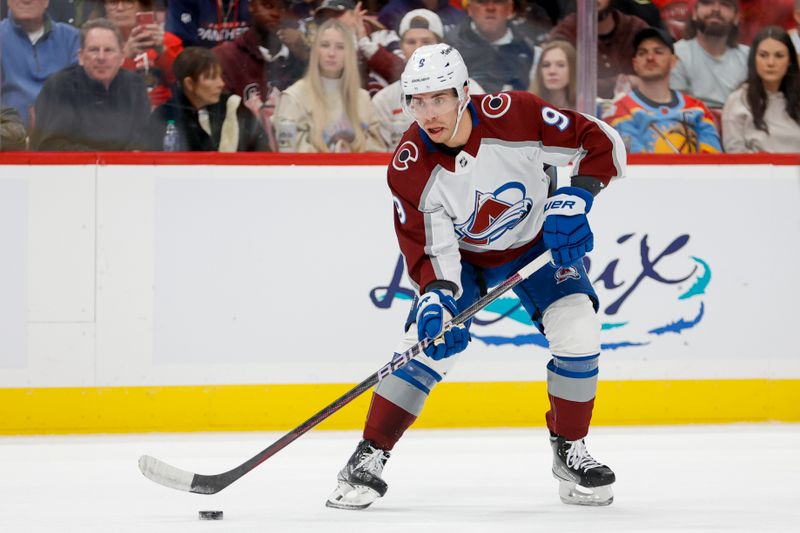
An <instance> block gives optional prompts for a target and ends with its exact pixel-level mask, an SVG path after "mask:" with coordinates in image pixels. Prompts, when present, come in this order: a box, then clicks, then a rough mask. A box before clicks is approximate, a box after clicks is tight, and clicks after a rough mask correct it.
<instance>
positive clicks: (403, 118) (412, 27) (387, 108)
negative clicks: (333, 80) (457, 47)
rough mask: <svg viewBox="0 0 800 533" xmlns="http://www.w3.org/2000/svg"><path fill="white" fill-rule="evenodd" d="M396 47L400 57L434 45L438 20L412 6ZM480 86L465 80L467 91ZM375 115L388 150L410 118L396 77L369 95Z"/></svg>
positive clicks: (475, 90) (440, 33)
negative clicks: (398, 47) (467, 85)
mask: <svg viewBox="0 0 800 533" xmlns="http://www.w3.org/2000/svg"><path fill="white" fill-rule="evenodd" d="M399 33H400V50H401V51H402V52H403V56H404V57H407V58H408V57H411V54H413V53H414V50H416V49H417V48H419V47H420V46H425V45H429V44H438V43H440V42H442V38H443V36H444V31H443V25H442V19H441V18H439V15H437V14H436V13H434V12H433V11H430V10H428V9H414V10H412V11H409V12H408V13H406V15H405V16H404V17H403V19H402V20H401V21H400V26H399ZM483 92H484V90H483V88H482V87H481V86H480V85H478V83H477V82H476V81H475V80H473V79H470V80H469V93H470V94H481V93H483ZM372 104H373V105H374V106H375V111H376V114H377V115H378V119H379V120H380V123H381V126H380V131H381V136H382V137H383V141H384V142H385V143H386V146H387V147H388V149H389V151H390V152H391V151H393V150H394V148H395V147H396V146H397V143H398V142H399V141H400V138H401V137H402V136H403V134H404V133H405V132H406V130H407V129H408V127H409V126H410V125H411V123H412V122H414V119H413V118H411V117H410V116H408V115H406V114H405V113H404V112H403V106H402V88H401V87H400V80H398V81H396V82H394V83H392V84H391V85H388V86H387V87H384V88H383V89H381V90H380V91H378V92H377V94H375V96H373V97H372Z"/></svg>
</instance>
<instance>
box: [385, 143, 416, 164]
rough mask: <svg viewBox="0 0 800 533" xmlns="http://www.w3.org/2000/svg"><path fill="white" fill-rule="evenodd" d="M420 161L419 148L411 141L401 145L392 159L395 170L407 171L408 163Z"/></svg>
mask: <svg viewBox="0 0 800 533" xmlns="http://www.w3.org/2000/svg"><path fill="white" fill-rule="evenodd" d="M417 159H419V148H417V145H416V144H414V143H413V142H411V141H406V142H404V143H403V144H401V145H400V147H399V148H398V149H397V152H395V154H394V158H393V159H392V167H394V169H395V170H400V171H403V170H407V169H408V162H409V161H411V162H414V161H416V160H417Z"/></svg>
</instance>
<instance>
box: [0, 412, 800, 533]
mask: <svg viewBox="0 0 800 533" xmlns="http://www.w3.org/2000/svg"><path fill="white" fill-rule="evenodd" d="M279 436H280V434H278V433H224V434H181V435H137V436H91V437H81V436H77V437H6V438H0V509H2V512H0V531H2V532H4V533H17V532H29V531H35V532H39V531H48V532H73V531H74V532H82V533H88V532H103V533H118V532H123V531H138V532H147V533H161V532H208V531H215V532H222V531H224V532H228V531H233V532H239V531H254V532H256V531H258V532H261V531H263V532H272V533H277V532H295V531H296V532H307V531H324V532H328V531H341V532H347V533H358V532H362V531H369V532H374V533H386V532H403V533H411V532H414V533H441V532H445V531H448V532H449V531H453V532H459V533H461V532H492V533H494V532H509V531H526V532H531V531H556V532H575V533H600V532H627V531H631V532H633V531H635V532H639V531H647V532H656V531H669V532H673V531H674V532H677V531H681V532H692V531H703V532H706V531H726V532H727V531H742V532H763V531H787V532H788V531H792V532H797V531H800V492H798V486H799V485H800V483H799V482H800V425H792V424H786V425H783V424H780V425H779V424H775V425H773V424H770V425H728V426H690V427H685V426H680V427H636V428H631V427H625V428H594V429H593V430H592V433H591V435H590V438H589V439H588V440H587V443H588V447H589V450H590V452H591V453H592V454H593V455H594V456H595V457H596V458H597V459H599V460H601V461H603V462H607V463H608V464H609V465H610V466H612V468H613V469H614V470H615V471H616V474H617V480H618V481H617V484H616V485H615V502H614V503H613V504H612V505H611V506H610V507H605V508H582V507H574V506H566V505H563V504H562V503H561V502H560V501H559V499H558V496H557V489H556V482H555V480H554V479H552V477H551V475H550V460H551V453H550V447H549V444H548V441H547V436H546V431H545V430H544V429H543V428H534V429H529V430H527V429H526V430H464V431H426V430H415V431H411V432H409V433H408V434H407V435H406V436H405V437H404V438H403V440H402V441H401V442H400V443H399V444H398V446H397V447H396V448H395V454H394V456H393V457H392V458H391V460H390V461H389V463H388V464H387V467H386V470H385V471H384V474H385V478H386V480H387V481H388V482H389V492H388V493H387V495H386V497H384V498H382V499H380V500H378V501H377V502H376V503H375V504H374V505H373V507H372V508H370V509H368V510H366V511H341V510H335V509H328V508H326V507H324V505H323V503H324V501H325V498H326V496H327V495H328V493H329V492H330V491H331V490H332V489H333V488H334V479H335V476H336V472H337V471H338V469H339V468H340V467H341V466H342V465H343V463H344V461H345V460H346V459H347V457H348V456H349V455H350V453H351V452H352V450H353V448H354V447H355V444H356V442H357V440H358V436H359V434H358V433H356V432H335V433H333V432H322V431H318V432H314V431H312V432H311V433H309V434H307V435H305V436H303V437H301V438H300V439H299V440H297V441H295V442H294V443H293V444H291V445H289V447H287V448H286V449H284V450H283V451H281V452H280V453H278V454H277V455H275V456H274V457H273V458H271V459H269V460H268V461H267V462H265V463H264V464H262V465H261V466H259V467H258V468H256V469H255V470H254V471H252V472H250V473H249V474H247V475H246V476H244V477H243V478H241V479H240V480H239V481H237V482H236V483H234V484H233V485H231V486H230V487H228V488H227V489H225V490H224V491H223V492H221V493H219V494H217V495H214V496H204V495H197V494H188V493H181V492H177V491H174V490H172V489H168V488H165V487H162V486H160V485H156V484H154V483H152V482H151V481H149V480H147V479H145V478H144V477H143V476H142V475H141V474H140V473H139V470H138V468H137V465H136V462H137V459H138V457H139V455H141V454H143V453H147V454H149V455H153V456H155V457H158V458H159V459H162V460H164V461H167V462H169V463H171V464H173V465H175V466H178V467H181V468H185V469H188V470H193V471H196V472H199V473H205V474H212V473H218V472H221V471H224V470H228V469H229V468H231V467H233V466H236V465H238V464H239V463H240V462H243V461H244V460H245V459H247V458H249V457H250V456H252V455H255V453H257V452H258V451H260V450H261V449H263V448H265V447H266V446H267V445H269V444H271V443H272V442H273V441H274V440H275V439H276V438H277V437H279ZM201 509H204V510H205V509H209V510H211V509H219V510H223V511H224V513H225V516H224V520H223V521H221V522H205V521H199V520H198V518H197V512H198V511H199V510H201Z"/></svg>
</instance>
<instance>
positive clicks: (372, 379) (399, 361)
mask: <svg viewBox="0 0 800 533" xmlns="http://www.w3.org/2000/svg"><path fill="white" fill-rule="evenodd" d="M551 259H552V256H551V254H550V251H549V250H547V251H545V252H544V253H543V254H542V255H540V256H539V257H537V258H536V259H534V260H533V261H531V262H530V263H528V264H527V265H525V266H524V267H523V268H521V269H520V270H519V271H518V272H517V273H516V274H514V275H513V276H511V277H510V278H508V279H506V280H505V281H504V282H502V283H501V284H499V285H497V286H496V287H494V288H493V289H492V290H491V291H489V292H488V293H487V294H485V295H484V296H482V297H481V298H479V299H478V300H476V301H475V303H473V304H472V305H471V306H469V307H468V308H467V309H465V310H464V311H462V312H461V313H459V314H458V315H456V316H455V317H454V318H453V319H452V320H451V321H450V325H451V326H458V325H461V324H463V323H465V322H466V321H467V320H469V319H470V318H472V317H473V316H475V315H476V314H477V313H478V312H479V311H481V310H482V309H483V308H485V307H486V306H487V305H489V304H490V303H492V302H493V301H495V300H496V299H498V298H499V297H500V296H502V295H503V294H505V293H506V292H507V291H509V290H510V289H512V288H513V287H515V286H516V285H518V284H519V283H520V282H522V281H523V280H524V279H526V278H528V277H529V276H530V275H531V274H533V273H534V272H536V271H537V270H539V269H540V268H542V267H543V266H544V265H546V264H547V263H549V262H550V260H551ZM430 342H433V341H432V340H431V339H424V340H422V341H420V342H418V343H416V344H415V345H414V346H412V347H411V348H409V349H408V350H406V351H405V352H403V353H402V354H396V355H395V357H394V359H392V361H390V362H389V363H387V364H386V365H384V366H383V367H381V368H380V369H379V370H378V371H377V372H374V373H373V374H372V375H370V376H369V377H368V378H367V379H365V380H364V381H362V382H361V383H359V384H358V385H356V386H355V387H353V388H352V389H350V390H349V391H347V392H346V393H344V394H343V395H342V396H340V397H339V398H337V399H336V400H334V401H333V402H331V403H330V404H328V405H326V406H325V407H324V408H322V409H321V410H320V411H319V412H317V413H316V414H315V415H314V416H312V417H311V418H309V419H308V420H306V421H305V422H303V423H302V424H300V425H299V426H297V427H296V428H294V429H292V430H291V431H289V432H288V433H286V434H285V435H283V436H282V437H281V438H279V439H278V440H276V441H275V442H273V443H272V444H270V445H269V446H267V447H266V448H264V449H263V450H261V451H260V452H259V453H257V454H256V455H254V456H253V457H251V458H250V459H248V460H247V461H245V462H244V463H242V464H240V465H239V466H237V467H236V468H233V469H231V470H229V471H227V472H224V473H222V474H215V475H202V474H193V475H192V474H189V473H188V472H184V471H182V470H179V469H177V468H175V467H171V466H169V465H167V464H166V463H163V462H162V461H159V460H158V459H154V458H152V457H148V458H147V461H145V465H146V466H143V459H144V458H142V459H140V462H139V468H140V469H141V470H142V473H143V474H144V475H145V476H147V477H148V478H150V479H151V480H153V481H155V482H156V483H161V484H162V485H166V486H168V487H171V488H175V489H178V490H186V491H189V492H196V493H199V494H215V493H217V492H219V491H221V490H222V489H224V488H226V487H227V486H228V485H230V484H231V483H233V482H234V481H236V480H237V479H239V478H240V477H242V476H244V475H245V474H247V473H248V472H250V471H251V470H253V469H254V468H256V467H257V466H258V465H260V464H261V463H263V462H264V461H266V460H267V459H269V458H270V457H272V456H273V455H275V454H276V453H278V452H279V451H281V450H282V449H284V448H285V447H286V446H288V445H289V444H291V443H292V442H294V441H295V440H297V439H298V438H299V437H301V436H302V435H303V434H305V433H306V432H307V431H309V430H310V429H312V428H314V427H315V426H317V425H319V424H320V423H321V422H322V421H324V420H325V419H326V418H328V417H329V416H331V415H332V414H334V413H336V412H337V411H339V410H340V409H341V408H342V407H344V406H345V405H347V404H348V403H350V402H351V401H353V400H354V399H355V398H357V397H359V396H361V394H363V393H364V392H366V391H367V390H369V389H370V388H372V387H373V386H374V385H375V384H376V383H378V382H379V381H381V380H382V379H384V378H386V377H387V376H389V375H391V374H392V373H393V372H395V371H396V370H399V369H400V368H403V367H404V366H406V365H407V364H408V363H409V362H410V361H411V360H412V359H413V358H414V357H415V356H416V355H418V354H419V353H420V352H422V350H423V349H424V347H425V346H427V345H428V343H430ZM176 474H180V475H183V476H184V477H185V476H188V475H192V476H193V477H192V481H191V485H190V486H183V485H184V484H183V483H179V482H175V481H174V479H175V478H178V477H180V475H176ZM187 485H188V484H187Z"/></svg>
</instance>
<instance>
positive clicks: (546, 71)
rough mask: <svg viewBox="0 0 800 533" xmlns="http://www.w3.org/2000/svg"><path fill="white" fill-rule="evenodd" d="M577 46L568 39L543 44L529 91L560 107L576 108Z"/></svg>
mask: <svg viewBox="0 0 800 533" xmlns="http://www.w3.org/2000/svg"><path fill="white" fill-rule="evenodd" d="M575 56H576V54H575V47H574V46H572V43H570V42H568V41H560V40H559V41H550V42H549V43H546V44H544V45H542V55H541V56H540V58H539V64H538V65H537V66H536V73H535V74H534V76H533V80H532V81H531V85H530V87H529V88H528V91H530V92H532V93H533V94H535V95H536V96H539V97H540V98H543V99H544V100H547V101H548V102H550V103H551V104H553V105H554V106H556V107H558V108H568V109H575V77H576V76H575Z"/></svg>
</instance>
